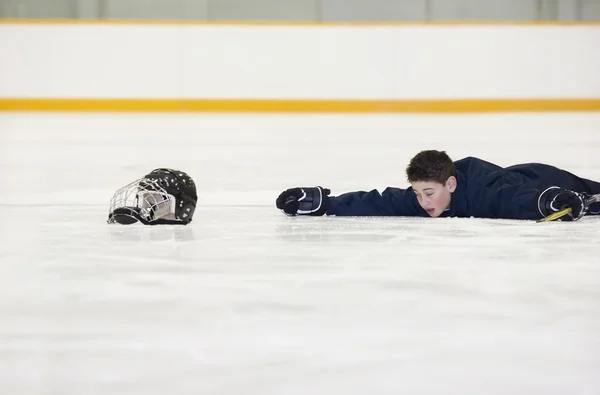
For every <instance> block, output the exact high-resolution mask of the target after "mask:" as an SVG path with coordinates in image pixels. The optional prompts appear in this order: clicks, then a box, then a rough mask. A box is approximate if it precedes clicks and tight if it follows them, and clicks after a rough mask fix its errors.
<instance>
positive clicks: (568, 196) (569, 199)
mask: <svg viewBox="0 0 600 395" xmlns="http://www.w3.org/2000/svg"><path fill="white" fill-rule="evenodd" d="M587 198H589V196H588V195H586V194H584V193H579V192H574V191H570V190H568V189H563V188H559V187H551V188H548V189H546V190H545V191H544V192H542V193H541V194H540V195H539V197H538V210H539V211H540V214H542V216H544V217H547V216H548V215H550V214H553V213H555V212H558V211H561V210H564V209H566V208H569V207H570V208H571V210H572V211H571V212H570V213H569V214H567V215H565V216H563V217H561V218H559V221H560V220H562V221H577V220H578V219H580V218H581V217H583V216H584V215H585V214H586V212H587V209H588V205H587V204H586V199H587Z"/></svg>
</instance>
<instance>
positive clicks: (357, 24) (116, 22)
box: [0, 18, 600, 27]
mask: <svg viewBox="0 0 600 395" xmlns="http://www.w3.org/2000/svg"><path fill="white" fill-rule="evenodd" d="M2 24H4V25H199V26H202V25H206V26H213V25H214V26H219V25H224V26H307V27H343V26H348V27H361V26H365V27H369V26H373V27H377V26H532V27H536V26H600V21H551V20H548V21H479V20H473V21H469V20H458V21H389V22H334V21H327V22H315V21H202V20H150V19H149V20H145V19H25V18H23V19H1V18H0V25H2Z"/></svg>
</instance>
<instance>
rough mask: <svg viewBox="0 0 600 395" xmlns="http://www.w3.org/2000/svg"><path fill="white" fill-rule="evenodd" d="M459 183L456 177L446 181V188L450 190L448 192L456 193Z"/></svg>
mask: <svg viewBox="0 0 600 395" xmlns="http://www.w3.org/2000/svg"><path fill="white" fill-rule="evenodd" d="M457 183H458V182H457V180H456V177H454V176H450V177H449V178H448V179H447V180H446V188H448V191H450V193H452V192H454V191H456V187H457Z"/></svg>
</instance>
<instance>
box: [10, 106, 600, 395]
mask: <svg viewBox="0 0 600 395" xmlns="http://www.w3.org/2000/svg"><path fill="white" fill-rule="evenodd" d="M429 148H434V149H445V150H447V151H448V153H449V154H450V155H451V156H452V157H453V158H454V159H458V158H460V157H463V156H469V155H472V156H478V157H481V158H483V159H487V160H490V161H493V162H496V163H498V164H501V165H510V164H514V163H520V162H530V161H539V162H548V163H551V164H554V165H557V166H560V167H563V168H566V169H568V170H571V171H573V172H575V173H578V174H580V175H582V176H584V177H590V178H593V179H596V180H600V114H572V115H553V114H545V115H483V116H462V115H461V116H450V115H448V116H429V117H425V116H265V115H257V116H250V115H239V116H234V115H164V116H159V115H137V116H134V115H125V114H114V115H91V114H84V115H78V116H74V115H40V114H0V171H1V172H0V179H1V182H0V261H1V263H0V393H1V394H7V395H38V394H39V395H41V394H43V395H55V394H56V395H100V394H102V395H104V394H107V395H108V394H110V395H121V394H127V395H129V394H140V395H166V394H174V395H188V394H194V395H198V394H202V395H204V394H219V395H246V394H251V395H254V394H256V395H308V394H311V395H334V394H336V395H337V394H339V395H367V394H368V395H379V394H386V395H387V394H410V395H421V394H423V395H425V394H427V395H429V394H431V395H433V394H435V395H438V394H440V395H442V394H443V395H447V394H457V395H471V394H472V395H484V394H494V395H495V394H506V395H515V394H523V395H538V394H539V395H592V394H600V220H595V219H590V218H585V219H583V220H581V221H579V222H577V223H549V224H536V223H531V222H521V221H493V220H478V219H411V218H306V217H301V218H288V217H285V216H284V215H282V214H281V213H280V212H279V211H277V209H276V208H275V207H274V200H275V197H276V196H277V194H278V193H279V192H280V191H281V190H283V189H286V188H288V187H293V186H298V185H309V186H310V185H316V184H319V185H323V186H326V187H329V188H331V189H332V190H333V193H334V194H338V193H341V192H346V191H352V190H370V189H373V188H378V189H380V190H381V189H383V188H385V187H386V186H388V185H392V186H400V187H402V186H406V182H405V181H404V179H405V177H404V168H405V166H406V164H407V162H408V160H409V159H410V157H411V156H412V155H414V154H415V153H416V152H417V151H419V150H421V149H429ZM162 166H168V167H175V168H180V169H182V170H184V171H187V172H188V173H190V175H192V176H193V177H194V179H195V180H196V183H197V185H198V189H199V194H200V207H199V208H198V210H197V211H196V214H195V217H194V221H193V223H192V225H190V226H188V227H185V228H177V227H161V228H157V227H143V226H130V227H123V226H109V225H107V224H106V223H105V221H106V216H107V214H108V212H107V210H108V201H109V199H110V197H111V195H112V192H114V190H116V189H117V188H118V187H120V186H122V185H124V184H126V183H127V182H129V181H132V180H133V179H135V178H138V177H140V176H141V175H143V174H145V173H146V172H148V171H149V170H151V169H153V168H155V167H162Z"/></svg>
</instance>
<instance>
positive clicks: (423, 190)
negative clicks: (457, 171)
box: [411, 177, 456, 217]
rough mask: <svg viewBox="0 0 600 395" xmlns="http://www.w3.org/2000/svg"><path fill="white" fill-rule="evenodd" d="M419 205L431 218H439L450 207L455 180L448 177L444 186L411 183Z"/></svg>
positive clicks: (419, 182) (436, 183)
mask: <svg viewBox="0 0 600 395" xmlns="http://www.w3.org/2000/svg"><path fill="white" fill-rule="evenodd" d="M411 185H412V188H413V190H414V192H415V194H416V195H417V200H418V201H419V204H420V205H421V207H423V209H424V210H425V211H427V214H429V216H431V217H439V216H440V215H441V214H442V213H443V212H444V210H446V209H447V208H448V206H450V199H451V194H452V192H454V191H455V190H456V178H455V177H450V178H448V180H446V183H445V184H440V183H439V182H434V181H415V182H412V183H411Z"/></svg>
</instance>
